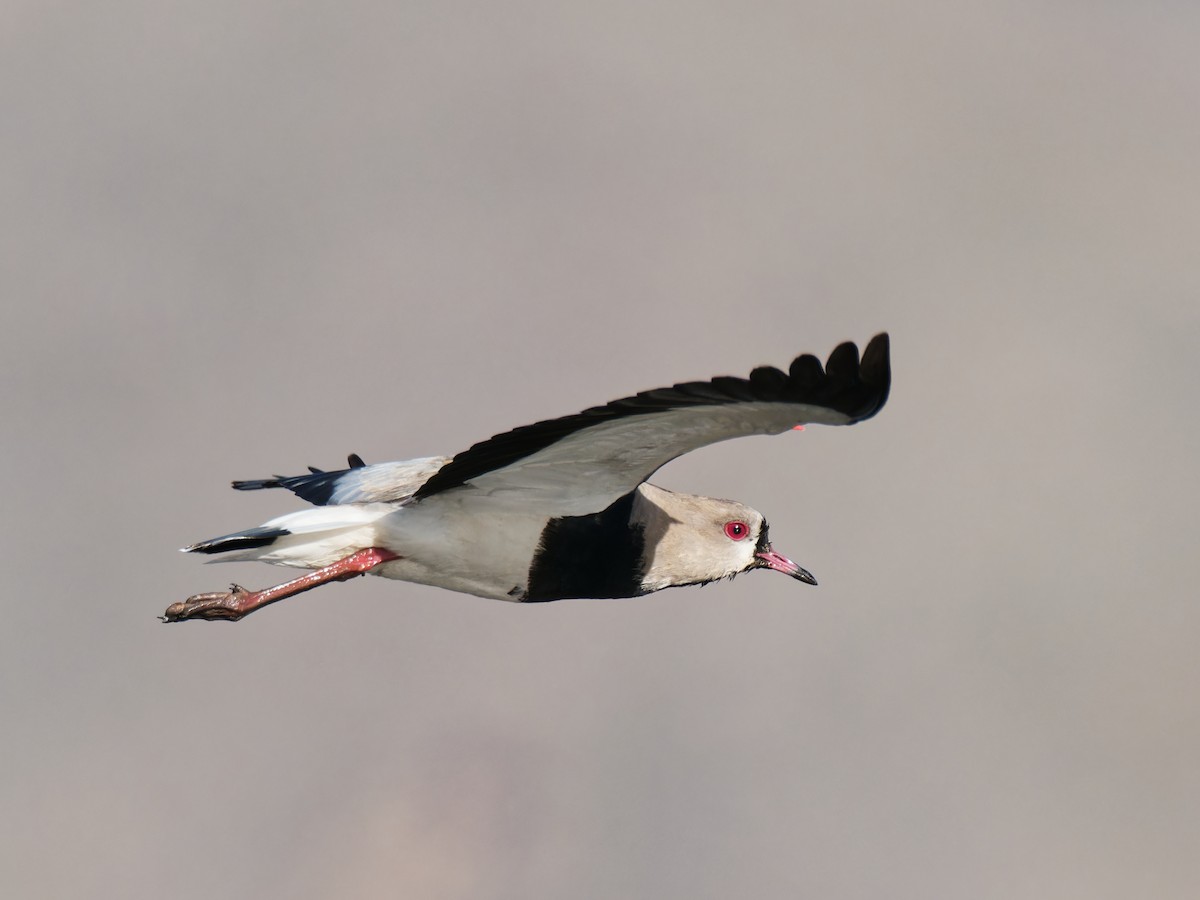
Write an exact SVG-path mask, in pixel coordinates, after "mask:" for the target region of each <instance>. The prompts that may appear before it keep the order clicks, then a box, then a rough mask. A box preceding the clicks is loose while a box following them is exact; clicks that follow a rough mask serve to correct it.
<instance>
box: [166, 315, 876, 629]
mask: <svg viewBox="0 0 1200 900" xmlns="http://www.w3.org/2000/svg"><path fill="white" fill-rule="evenodd" d="M890 382H891V369H890V364H889V361H888V337H887V335H886V334H879V335H876V336H875V337H874V338H873V339H872V340H871V342H870V343H869V344H868V345H867V348H866V350H865V351H864V352H863V355H862V360H861V362H860V361H859V355H858V348H857V347H856V346H855V345H854V344H851V343H845V344H842V345H841V346H839V347H838V348H837V349H835V350H834V351H833V353H832V354H831V355H830V357H829V361H828V362H827V363H826V364H825V366H824V368H822V366H821V363H820V361H819V360H818V359H817V358H816V357H815V356H809V355H807V354H806V355H803V356H798V357H797V358H796V359H795V361H794V362H793V363H792V364H791V366H790V368H789V370H788V372H787V373H786V374H785V373H784V372H782V371H780V370H779V369H775V368H772V367H762V368H758V369H755V370H754V371H753V372H751V373H750V377H749V378H748V379H746V378H731V377H719V378H714V379H712V380H711V381H693V382H687V383H684V384H677V385H675V386H674V387H669V388H659V389H658V390H653V391H643V392H642V393H640V394H637V395H635V396H633V397H625V398H623V399H621V400H614V401H612V402H611V403H608V404H606V405H604V406H596V407H592V408H591V409H586V410H584V411H583V412H581V413H577V414H575V415H572V416H565V417H563V418H561V419H549V420H547V421H544V422H537V423H535V424H533V425H525V426H523V427H521V428H517V429H514V430H513V431H508V432H505V433H503V434H498V435H496V436H495V437H493V438H489V439H488V440H486V441H482V442H480V443H478V444H475V445H474V446H473V447H471V448H470V449H468V450H464V451H463V452H462V453H459V454H458V455H457V456H454V457H429V458H426V459H414V460H409V461H407V462H389V463H379V464H377V465H370V466H369V465H365V464H364V463H363V461H362V460H361V459H360V458H359V457H358V456H356V455H351V456H350V458H349V468H346V469H342V470H340V471H336V472H324V471H321V470H319V469H312V470H311V473H310V474H308V475H296V476H293V477H290V478H285V477H278V476H277V477H274V478H267V479H262V480H258V481H235V482H234V483H233V486H234V487H235V488H238V489H239V490H258V489H260V488H287V489H288V490H289V491H291V492H292V493H294V494H296V495H297V496H298V497H300V498H301V499H303V500H307V501H308V502H309V503H312V504H315V506H316V508H315V509H305V510H302V511H300V512H293V513H289V514H288V515H285V516H280V517H279V518H277V519H272V520H271V521H269V522H267V523H266V524H264V525H260V526H259V527H257V528H250V529H247V530H246V531H239V532H236V533H235V534H229V535H225V536H224V537H218V538H213V539H212V540H208V541H201V542H200V543H198V544H192V545H191V546H190V547H185V548H184V550H185V551H186V552H188V553H205V554H221V558H222V559H226V560H250V559H257V560H262V561H263V562H267V563H272V564H274V565H279V566H294V567H297V568H302V569H313V570H315V571H312V572H310V573H308V574H306V575H303V576H301V577H300V578H297V579H295V580H293V581H289V582H287V583H285V584H280V585H277V586H275V587H271V588H265V589H263V590H261V591H248V590H246V589H244V588H241V587H238V586H237V585H233V586H232V588H231V589H230V590H228V591H221V592H217V593H210V594H197V595H195V596H194V597H189V598H188V599H187V600H185V601H184V602H182V603H175V604H172V605H171V606H170V607H169V608H168V609H167V611H166V614H165V615H164V616H163V620H164V621H167V622H179V621H183V620H184V619H229V620H237V619H240V618H242V617H243V616H245V615H247V614H248V613H251V612H253V611H254V610H256V609H259V608H260V607H263V606H266V605H267V604H269V603H274V602H275V601H276V600H282V599H283V598H284V597H290V596H292V595H293V594H298V593H300V592H301V591H306V590H309V589H310V588H314V587H316V586H317V585H320V584H324V583H325V582H327V581H343V580H346V579H348V578H353V577H355V576H356V575H362V574H365V573H367V572H370V573H371V574H373V575H383V576H384V577H385V578H395V579H398V580H400V581H415V582H418V583H420V584H431V585H436V586H438V587H443V588H448V589H449V590H453V591H463V592H465V593H468V594H477V595H478V596H480V597H491V598H495V599H497V600H515V601H519V602H523V603H535V602H540V601H544V600H563V599H568V598H585V597H593V598H605V597H610V598H616V597H638V596H641V595H643V594H648V593H650V592H652V591H658V590H662V589H663V588H667V587H681V586H684V585H689V584H707V583H708V582H711V581H716V580H717V579H720V578H730V577H733V576H734V575H737V574H738V573H739V572H745V571H748V570H750V569H774V570H775V571H777V572H783V573H784V574H785V575H790V576H791V577H793V578H795V579H798V580H800V581H804V582H807V583H808V584H816V583H817V582H816V579H815V578H813V576H812V575H810V574H809V573H808V572H807V571H805V570H804V569H802V568H800V566H798V565H796V564H795V563H794V562H792V561H791V560H790V559H788V558H787V557H785V556H783V555H781V554H779V553H777V552H776V551H775V550H774V549H773V548H772V546H771V542H770V540H768V537H767V523H766V520H765V519H764V518H763V516H762V514H761V513H759V512H757V511H755V510H753V509H751V508H750V507H748V506H744V505H743V504H741V503H737V502H734V501H732V500H715V499H713V498H711V497H698V496H694V495H692V494H680V493H676V492H674V491H668V490H665V489H663V488H660V487H656V486H654V485H652V484H648V483H647V481H646V479H647V478H649V477H650V476H651V475H653V474H654V472H655V471H657V470H658V468H659V467H660V466H662V465H664V464H665V463H667V462H669V461H671V460H672V459H675V458H676V457H677V456H681V455H683V454H684V453H687V452H688V451H690V450H695V449H696V448H698V447H703V446H705V445H706V444H712V443H715V442H717V441H723V440H727V439H729V438H734V437H740V436H742V435H749V434H780V433H782V432H784V431H787V430H789V429H793V428H800V427H802V426H803V425H804V424H806V423H819V424H822V425H852V424H854V423H855V422H861V421H862V420H863V419H867V418H870V417H871V416H873V415H875V413H877V412H879V410H880V408H882V406H883V404H884V402H885V401H886V400H887V395H888V387H889V384H890Z"/></svg>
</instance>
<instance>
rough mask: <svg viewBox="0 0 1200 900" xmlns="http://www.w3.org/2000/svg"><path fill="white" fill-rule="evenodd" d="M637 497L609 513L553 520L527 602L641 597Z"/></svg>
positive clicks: (535, 559)
mask: <svg viewBox="0 0 1200 900" xmlns="http://www.w3.org/2000/svg"><path fill="white" fill-rule="evenodd" d="M632 512H633V493H632V492H631V493H628V494H626V495H625V496H624V497H621V498H620V499H619V500H617V501H616V502H614V503H613V504H612V505H611V506H609V507H608V509H606V510H604V511H603V512H598V513H593V514H591V515H587V516H562V517H560V518H557V519H551V520H550V521H549V522H547V523H546V527H545V529H543V531H542V537H541V540H540V541H539V542H538V548H537V551H536V552H535V553H534V555H533V562H532V564H531V565H530V566H529V587H528V589H527V590H526V592H525V597H524V598H523V599H524V601H525V602H526V603H541V602H545V601H547V600H571V599H584V598H590V599H596V600H604V599H616V598H619V597H637V596H638V595H640V594H642V593H645V592H644V591H643V590H642V575H643V574H644V573H643V571H642V556H643V551H644V550H645V547H646V539H645V534H644V529H643V527H642V526H641V525H631V524H630V522H629V518H630V515H631V513H632Z"/></svg>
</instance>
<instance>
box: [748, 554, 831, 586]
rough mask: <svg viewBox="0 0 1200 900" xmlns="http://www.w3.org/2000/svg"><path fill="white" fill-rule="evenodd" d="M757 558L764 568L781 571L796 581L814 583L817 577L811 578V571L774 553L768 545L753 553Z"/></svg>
mask: <svg viewBox="0 0 1200 900" xmlns="http://www.w3.org/2000/svg"><path fill="white" fill-rule="evenodd" d="M754 555H755V556H756V557H758V559H759V566H760V567H762V568H764V569H774V570H775V571H776V572H782V573H783V574H784V575H791V576H792V577H793V578H795V579H796V580H797V581H803V582H804V583H805V584H816V583H817V579H815V578H813V576H812V572H810V571H808V569H802V568H800V567H799V566H798V565H796V564H795V563H794V562H792V561H791V560H790V559H788V558H787V557H786V556H784V555H783V554H781V553H776V552H775V551H774V550H772V549H771V547H770V546H769V545H768V546H767V548H766V549H765V550H760V551H759V552H758V553H755V554H754Z"/></svg>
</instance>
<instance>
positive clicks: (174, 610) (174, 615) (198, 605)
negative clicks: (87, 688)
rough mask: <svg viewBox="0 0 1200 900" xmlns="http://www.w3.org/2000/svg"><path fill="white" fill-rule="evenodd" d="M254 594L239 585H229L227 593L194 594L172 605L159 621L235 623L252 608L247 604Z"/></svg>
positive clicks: (250, 604) (251, 605)
mask: <svg viewBox="0 0 1200 900" xmlns="http://www.w3.org/2000/svg"><path fill="white" fill-rule="evenodd" d="M254 593H255V592H254V591H248V590H246V589H245V588H244V587H242V586H241V585H240V584H231V585H230V586H229V590H227V591H213V592H211V593H208V594H194V595H193V596H191V597H188V598H187V599H186V600H184V601H183V602H182V603H172V604H171V605H170V606H168V607H167V611H166V612H165V613H163V614H162V615H161V616H159V619H161V620H162V621H163V622H186V621H187V620H188V619H210V620H217V619H220V620H224V621H226V622H236V621H237V620H238V619H240V618H241V617H242V616H244V615H246V613H247V612H249V611H250V610H251V609H253V608H254V606H253V604H252V603H248V602H247V601H249V600H251V599H252V598H253V596H254Z"/></svg>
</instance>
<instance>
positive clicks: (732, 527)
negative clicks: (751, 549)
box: [725, 521, 750, 541]
mask: <svg viewBox="0 0 1200 900" xmlns="http://www.w3.org/2000/svg"><path fill="white" fill-rule="evenodd" d="M749 533H750V526H749V525H747V524H746V523H745V522H736V521H735V522H726V523H725V537H727V538H729V539H730V540H731V541H740V540H742V539H743V538H745V537H746V535H748V534H749Z"/></svg>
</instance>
